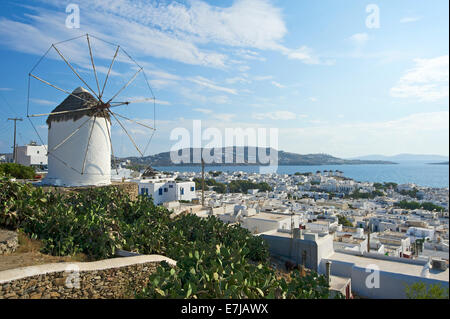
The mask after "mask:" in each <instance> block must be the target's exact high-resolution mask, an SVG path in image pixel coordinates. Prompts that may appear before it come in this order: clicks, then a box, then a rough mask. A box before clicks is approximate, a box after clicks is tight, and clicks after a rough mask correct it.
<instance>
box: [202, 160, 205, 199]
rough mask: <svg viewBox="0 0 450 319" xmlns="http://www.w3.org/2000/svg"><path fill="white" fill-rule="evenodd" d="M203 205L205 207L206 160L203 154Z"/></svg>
mask: <svg viewBox="0 0 450 319" xmlns="http://www.w3.org/2000/svg"><path fill="white" fill-rule="evenodd" d="M202 207H205V161H204V160H203V154H202Z"/></svg>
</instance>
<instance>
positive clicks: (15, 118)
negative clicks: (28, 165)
mask: <svg viewBox="0 0 450 319" xmlns="http://www.w3.org/2000/svg"><path fill="white" fill-rule="evenodd" d="M8 121H14V146H13V161H14V163H16V162H17V158H16V123H17V121H23V119H21V118H17V117H14V118H9V119H8Z"/></svg>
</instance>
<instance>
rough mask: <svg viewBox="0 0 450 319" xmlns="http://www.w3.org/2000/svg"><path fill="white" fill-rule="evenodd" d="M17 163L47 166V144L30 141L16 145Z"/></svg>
mask: <svg viewBox="0 0 450 319" xmlns="http://www.w3.org/2000/svg"><path fill="white" fill-rule="evenodd" d="M16 155H17V163H19V164H21V165H25V166H46V165H47V163H48V161H47V145H36V143H30V144H28V145H25V146H18V147H16Z"/></svg>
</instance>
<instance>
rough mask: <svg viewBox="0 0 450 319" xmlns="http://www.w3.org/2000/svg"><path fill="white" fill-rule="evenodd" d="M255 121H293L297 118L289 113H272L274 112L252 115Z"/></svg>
mask: <svg viewBox="0 0 450 319" xmlns="http://www.w3.org/2000/svg"><path fill="white" fill-rule="evenodd" d="M252 117H253V118H254V119H256V120H265V119H269V120H283V121H287V120H295V119H296V118H297V115H296V114H295V113H293V112H290V111H274V112H267V113H254V114H253V116H252Z"/></svg>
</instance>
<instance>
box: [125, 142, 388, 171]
mask: <svg viewBox="0 0 450 319" xmlns="http://www.w3.org/2000/svg"><path fill="white" fill-rule="evenodd" d="M208 150H209V151H210V153H211V151H212V150H211V149H208ZM219 150H220V149H219ZM184 151H185V154H190V155H189V160H188V161H187V162H188V163H187V164H186V163H181V164H174V163H173V162H172V161H171V156H170V152H163V153H159V154H155V155H151V156H146V157H142V158H141V157H126V158H121V160H130V161H131V162H132V163H133V164H145V165H151V166H178V165H181V166H191V165H200V164H201V163H200V162H199V161H196V162H195V161H194V160H193V155H194V152H199V151H200V150H199V149H193V148H190V149H185V150H184ZM221 151H222V156H221V157H220V155H218V156H215V157H214V162H213V163H212V164H211V165H218V166H220V165H224V166H226V165H261V164H260V163H264V161H260V160H259V156H258V153H259V149H258V148H256V149H254V150H252V149H251V148H250V151H254V153H255V154H256V159H255V156H252V155H251V156H250V157H249V156H248V153H249V147H227V148H222V149H221ZM261 151H262V152H263V151H264V150H261ZM265 151H266V154H268V152H269V149H268V148H267V149H265ZM236 153H238V154H243V158H244V160H243V161H236ZM179 154H180V155H181V151H179ZM219 154H220V151H219ZM225 154H227V155H228V156H230V157H231V155H232V157H233V158H234V160H233V161H232V162H230V161H229V160H227V161H225ZM174 155H175V156H173V157H179V156H177V154H176V152H175V153H174ZM187 158H188V157H187V156H186V159H187ZM249 159H250V160H249ZM218 163H219V164H218ZM220 163H222V164H220ZM207 164H208V163H207ZM343 164H353V165H355V164H396V163H394V162H392V161H381V160H350V159H342V158H337V157H334V156H331V155H328V154H306V155H301V154H296V153H290V152H284V151H279V152H278V165H343Z"/></svg>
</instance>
